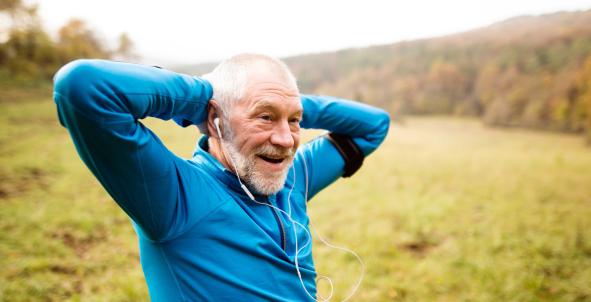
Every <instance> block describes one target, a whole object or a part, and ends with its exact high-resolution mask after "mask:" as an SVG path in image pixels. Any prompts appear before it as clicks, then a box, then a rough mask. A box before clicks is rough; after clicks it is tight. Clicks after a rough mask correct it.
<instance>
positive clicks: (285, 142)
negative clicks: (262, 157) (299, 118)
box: [271, 121, 295, 148]
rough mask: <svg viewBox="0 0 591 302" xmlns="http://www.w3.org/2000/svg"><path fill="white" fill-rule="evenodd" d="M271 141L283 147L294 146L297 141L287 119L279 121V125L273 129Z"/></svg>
mask: <svg viewBox="0 0 591 302" xmlns="http://www.w3.org/2000/svg"><path fill="white" fill-rule="evenodd" d="M271 143H272V144H273V145H277V146H280V147H283V148H293V145H294V144H295V142H294V140H293V136H292V135H291V130H290V128H289V123H288V122H287V121H285V122H281V123H279V125H277V127H275V129H273V134H271Z"/></svg>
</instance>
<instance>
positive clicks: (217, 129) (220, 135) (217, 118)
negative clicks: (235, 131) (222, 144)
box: [213, 117, 222, 139]
mask: <svg viewBox="0 0 591 302" xmlns="http://www.w3.org/2000/svg"><path fill="white" fill-rule="evenodd" d="M213 124H214V125H215V130H216V131H217V133H218V137H219V138H220V139H222V131H221V130H220V118H219V117H216V118H214V119H213Z"/></svg>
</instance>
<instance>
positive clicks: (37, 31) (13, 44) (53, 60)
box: [0, 0, 135, 85]
mask: <svg viewBox="0 0 591 302" xmlns="http://www.w3.org/2000/svg"><path fill="white" fill-rule="evenodd" d="M0 21H1V23H2V24H3V25H4V24H8V26H7V27H3V28H0V80H1V82H3V84H4V85H12V84H15V83H21V84H22V83H26V82H35V81H47V80H49V79H51V77H52V76H53V74H54V73H55V72H56V71H57V69H58V68H59V67H60V66H62V65H64V64H65V63H67V62H69V61H71V60H74V59H77V58H122V59H125V58H133V57H135V56H134V54H133V52H132V51H133V50H132V49H133V44H132V41H131V39H130V38H129V36H128V35H127V34H125V33H122V34H121V35H120V36H119V41H118V42H119V43H118V46H117V47H116V48H115V49H109V48H108V47H106V46H105V45H104V43H103V42H102V41H101V39H99V38H98V37H97V35H96V33H95V32H93V31H92V30H91V29H90V28H89V27H88V26H87V25H86V23H85V22H84V21H82V20H79V19H72V20H70V21H69V22H68V23H67V24H65V25H64V26H62V27H61V28H60V30H59V32H58V33H57V37H55V38H52V37H51V36H50V35H49V34H48V33H47V32H46V31H45V29H44V28H43V26H42V24H41V22H40V20H39V17H38V15H37V7H36V6H34V5H27V4H25V3H23V1H22V0H0ZM10 83H12V84H10Z"/></svg>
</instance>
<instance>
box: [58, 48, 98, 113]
mask: <svg viewBox="0 0 591 302" xmlns="http://www.w3.org/2000/svg"><path fill="white" fill-rule="evenodd" d="M99 75H100V70H99V69H98V68H97V66H96V62H95V60H87V59H80V60H75V61H72V62H70V63H68V64H66V65H64V66H62V68H60V69H59V70H58V71H57V73H56V74H55V75H54V77H53V90H54V93H55V96H54V97H55V98H58V97H59V98H60V99H62V101H67V102H69V103H70V104H72V105H74V106H75V107H78V106H80V105H82V104H81V103H83V102H86V101H88V99H89V98H88V96H89V94H90V93H91V92H92V90H94V89H95V86H96V84H97V80H98V79H99Z"/></svg>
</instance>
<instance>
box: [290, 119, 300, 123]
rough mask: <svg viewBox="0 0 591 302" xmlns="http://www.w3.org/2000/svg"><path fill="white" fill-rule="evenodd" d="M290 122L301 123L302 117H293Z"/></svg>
mask: <svg viewBox="0 0 591 302" xmlns="http://www.w3.org/2000/svg"><path fill="white" fill-rule="evenodd" d="M289 122H290V123H293V124H299V123H300V119H299V118H292V119H290V120H289Z"/></svg>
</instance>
